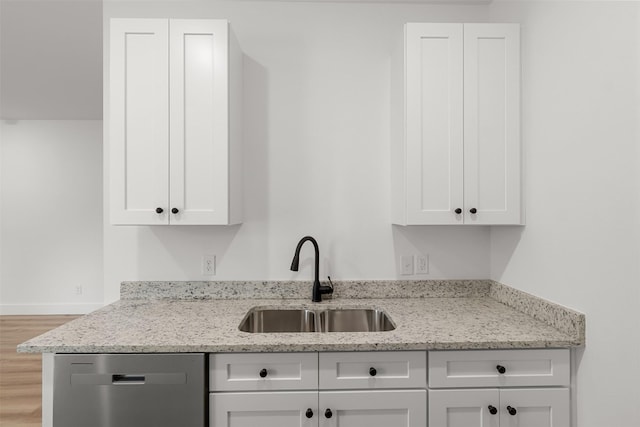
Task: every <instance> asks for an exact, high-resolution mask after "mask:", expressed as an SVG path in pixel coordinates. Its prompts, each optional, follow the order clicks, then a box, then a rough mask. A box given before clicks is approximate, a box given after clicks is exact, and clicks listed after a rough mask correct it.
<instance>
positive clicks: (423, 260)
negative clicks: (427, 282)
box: [416, 255, 429, 274]
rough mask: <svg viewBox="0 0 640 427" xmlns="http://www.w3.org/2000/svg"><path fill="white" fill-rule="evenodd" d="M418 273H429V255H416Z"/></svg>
mask: <svg viewBox="0 0 640 427" xmlns="http://www.w3.org/2000/svg"><path fill="white" fill-rule="evenodd" d="M416 274H429V255H416Z"/></svg>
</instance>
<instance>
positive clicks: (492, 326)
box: [18, 280, 585, 353]
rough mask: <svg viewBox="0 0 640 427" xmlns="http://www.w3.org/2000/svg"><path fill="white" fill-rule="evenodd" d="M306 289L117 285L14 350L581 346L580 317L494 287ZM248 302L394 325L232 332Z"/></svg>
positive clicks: (289, 285) (346, 285)
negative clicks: (114, 293) (351, 312)
mask: <svg viewBox="0 0 640 427" xmlns="http://www.w3.org/2000/svg"><path fill="white" fill-rule="evenodd" d="M310 286H311V285H310V284H308V283H306V282H286V283H285V282H173V283H169V282H126V283H123V286H122V290H121V297H122V299H121V300H120V301H118V302H115V303H113V304H111V305H108V306H106V307H104V308H102V309H100V310H97V311H95V312H93V313H91V314H88V315H86V316H83V317H81V318H78V319H76V320H74V321H71V322H69V323H67V324H65V325H63V326H61V327H59V328H57V329H54V330H53V331H50V332H47V333H45V334H43V335H41V336H39V337H36V338H33V339H31V340H29V341H27V342H25V343H23V344H20V345H19V346H18V351H20V352H33V353H37V352H41V353H161V352H181V353H182V352H278V351H366V350H425V349H507V348H549V347H573V346H581V345H584V327H585V319H584V315H583V314H581V313H578V312H575V311H573V310H570V309H567V308H565V307H562V306H559V305H557V304H553V303H550V302H548V301H545V300H542V299H539V298H537V297H534V296H532V295H529V294H525V293H523V292H521V291H517V290H515V289H513V288H510V287H508V286H505V285H502V284H500V283H497V282H492V281H484V280H482V281H439V282H435V281H422V282H400V281H397V282H395V281H394V282H382V281H379V282H378V281H377V282H367V283H363V282H339V283H336V292H335V294H334V298H333V299H330V300H327V301H323V302H322V303H312V302H311V301H310V298H308V297H307V296H306V294H307V293H309V294H310ZM362 286H367V290H368V292H367V295H369V296H371V297H372V298H366V299H364V298H357V297H356V296H357V295H358V293H360V294H362ZM282 289H284V291H282ZM302 294H304V295H305V297H304V298H301V297H302ZM285 295H286V296H288V297H289V298H283V296H285ZM256 296H258V297H256ZM265 296H267V297H268V296H271V297H272V298H264V297H265ZM403 296H404V297H403ZM408 296H411V297H408ZM251 297H254V298H251ZM257 306H258V307H275V308H286V307H311V308H316V309H318V308H335V307H342V308H353V307H367V308H379V309H382V310H384V311H386V312H387V314H388V315H389V316H390V317H391V319H392V320H393V322H394V323H395V325H396V329H395V330H393V331H388V332H371V333H363V332H358V333H343V332H339V333H336V332H333V333H258V334H252V333H247V332H241V331H240V330H238V325H239V324H240V322H241V321H242V319H243V318H244V316H245V314H246V313H247V311H248V310H250V309H251V308H253V307H257Z"/></svg>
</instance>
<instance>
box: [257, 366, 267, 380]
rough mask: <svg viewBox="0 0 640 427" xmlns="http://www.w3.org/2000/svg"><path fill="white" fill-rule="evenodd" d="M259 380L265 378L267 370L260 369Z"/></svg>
mask: <svg viewBox="0 0 640 427" xmlns="http://www.w3.org/2000/svg"><path fill="white" fill-rule="evenodd" d="M259 375H260V378H265V377H266V376H267V370H266V369H264V368H262V369H260V374H259Z"/></svg>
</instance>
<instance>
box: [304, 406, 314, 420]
mask: <svg viewBox="0 0 640 427" xmlns="http://www.w3.org/2000/svg"><path fill="white" fill-rule="evenodd" d="M304 414H305V415H306V417H307V418H312V417H313V411H312V410H311V408H309V409H307V412H305V413H304Z"/></svg>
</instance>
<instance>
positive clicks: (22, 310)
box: [0, 303, 104, 316]
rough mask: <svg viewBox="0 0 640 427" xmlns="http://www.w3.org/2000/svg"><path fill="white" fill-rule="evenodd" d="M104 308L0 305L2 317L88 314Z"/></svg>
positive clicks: (61, 305)
mask: <svg viewBox="0 0 640 427" xmlns="http://www.w3.org/2000/svg"><path fill="white" fill-rule="evenodd" d="M102 307H104V304H102V303H91V304H0V315H5V316H6V315H14V316H15V315H38V314H87V313H90V312H92V311H94V310H97V309H99V308H102Z"/></svg>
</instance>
